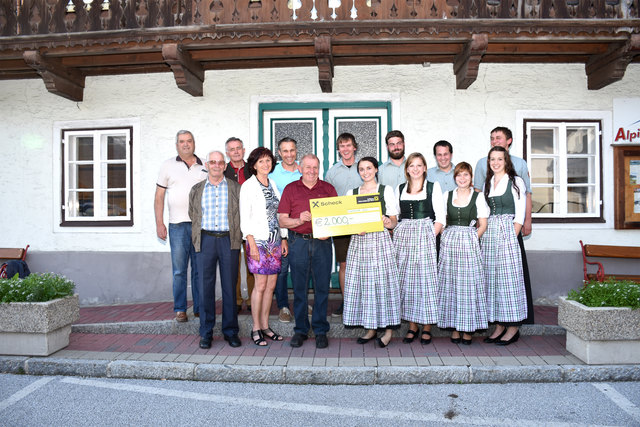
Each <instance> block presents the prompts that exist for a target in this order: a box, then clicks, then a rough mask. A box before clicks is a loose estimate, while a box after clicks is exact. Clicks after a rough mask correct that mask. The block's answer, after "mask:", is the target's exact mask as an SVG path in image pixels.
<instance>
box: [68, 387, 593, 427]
mask: <svg viewBox="0 0 640 427" xmlns="http://www.w3.org/2000/svg"><path fill="white" fill-rule="evenodd" d="M61 382H63V383H68V384H76V385H81V386H88V387H98V388H105V389H111V390H118V391H129V392H134V393H145V394H152V395H156V396H166V397H172V398H181V399H192V400H200V401H206V402H214V403H219V404H224V405H247V406H250V407H252V408H263V409H272V410H278V409H280V410H286V411H296V412H305V413H316V414H321V415H332V416H347V417H361V418H375V419H384V420H404V421H422V422H433V423H448V424H474V425H491V426H514V425H518V426H563V427H564V426H584V424H583V423H565V422H553V421H542V420H535V421H534V420H521V419H509V418H483V417H468V416H464V415H455V416H454V417H453V418H452V419H447V418H445V417H444V414H425V413H417V412H400V411H376V410H373V411H372V410H371V409H370V408H341V407H337V406H328V405H312V404H306V403H292V402H283V401H277V400H263V399H250V398H246V397H237V396H222V395H215V394H206V393H195V392H189V391H183V390H169V389H165V388H158V387H148V386H139V385H132V384H122V383H115V382H108V381H99V380H88V379H81V378H73V377H66V378H63V379H62V380H61ZM592 425H593V424H592Z"/></svg>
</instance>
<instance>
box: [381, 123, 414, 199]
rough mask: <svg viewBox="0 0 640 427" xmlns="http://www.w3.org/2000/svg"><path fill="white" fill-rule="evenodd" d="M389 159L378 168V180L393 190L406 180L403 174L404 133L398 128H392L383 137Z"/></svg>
mask: <svg viewBox="0 0 640 427" xmlns="http://www.w3.org/2000/svg"><path fill="white" fill-rule="evenodd" d="M384 142H385V143H386V144H387V153H388V154H389V159H387V161H386V162H384V164H383V165H381V166H380V168H379V169H378V182H379V183H380V184H382V185H388V186H390V187H391V188H393V189H394V190H395V189H396V187H397V186H398V185H400V184H402V183H403V182H405V181H406V180H407V178H406V177H405V175H404V164H405V162H406V161H407V159H405V157H404V135H403V134H402V132H400V131H399V130H392V131H389V132H388V133H387V136H385V137H384Z"/></svg>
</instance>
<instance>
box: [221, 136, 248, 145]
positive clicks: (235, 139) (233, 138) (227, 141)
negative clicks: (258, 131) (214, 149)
mask: <svg viewBox="0 0 640 427" xmlns="http://www.w3.org/2000/svg"><path fill="white" fill-rule="evenodd" d="M231 141H239V142H240V144H242V146H243V147H244V142H242V140H241V139H240V138H236V137H235V136H232V137H231V138H227V140H226V141H225V142H224V148H227V144H228V143H230V142H231Z"/></svg>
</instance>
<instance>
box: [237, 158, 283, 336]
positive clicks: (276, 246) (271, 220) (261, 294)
mask: <svg viewBox="0 0 640 427" xmlns="http://www.w3.org/2000/svg"><path fill="white" fill-rule="evenodd" d="M275 164H276V161H275V158H274V156H273V153H271V150H269V149H268V148H265V147H258V148H256V149H255V150H253V151H252V152H251V154H250V155H249V158H248V159H247V169H248V170H249V171H251V173H252V176H251V178H249V179H248V180H247V181H245V182H244V184H242V187H241V188H240V228H241V229H242V235H243V237H244V240H245V241H246V248H245V249H246V252H247V263H248V265H247V267H248V268H249V271H250V272H251V273H253V274H254V276H255V286H254V288H253V292H251V307H252V310H251V317H252V319H253V329H252V330H251V339H252V340H253V342H254V344H255V345H257V346H261V347H262V346H266V345H267V341H266V340H265V338H268V339H270V340H273V341H282V340H283V338H282V336H280V335H278V334H276V333H275V332H273V330H272V329H271V328H270V327H269V311H270V310H271V300H272V299H273V291H274V289H275V287H276V280H277V278H278V273H279V272H280V265H281V262H282V255H285V256H286V255H287V252H288V245H287V241H286V239H285V240H283V238H284V237H286V229H284V228H282V229H281V228H280V227H279V225H278V214H277V212H278V203H279V201H280V193H279V192H278V187H276V184H275V182H273V181H272V180H270V179H269V173H271V172H273V169H274V167H275Z"/></svg>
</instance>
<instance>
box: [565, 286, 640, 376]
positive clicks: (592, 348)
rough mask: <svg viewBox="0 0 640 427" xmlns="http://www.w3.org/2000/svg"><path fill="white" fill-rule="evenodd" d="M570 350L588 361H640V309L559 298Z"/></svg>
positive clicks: (613, 362) (606, 362)
mask: <svg viewBox="0 0 640 427" xmlns="http://www.w3.org/2000/svg"><path fill="white" fill-rule="evenodd" d="M558 324H559V325H560V326H562V327H563V328H565V329H566V330H567V344H566V346H567V350H568V351H570V352H571V353H572V354H573V355H575V356H576V357H578V358H579V359H580V360H582V361H583V362H585V363H587V364H590V365H591V364H627V363H640V309H639V310H631V309H630V308H626V307H622V308H618V307H587V306H585V305H582V304H580V303H579V302H576V301H571V300H568V299H567V298H566V297H561V298H560V304H559V306H558Z"/></svg>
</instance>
